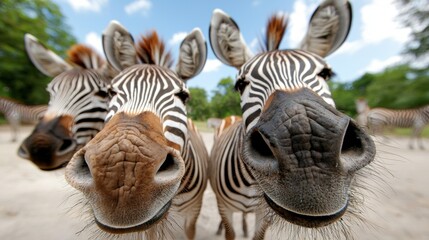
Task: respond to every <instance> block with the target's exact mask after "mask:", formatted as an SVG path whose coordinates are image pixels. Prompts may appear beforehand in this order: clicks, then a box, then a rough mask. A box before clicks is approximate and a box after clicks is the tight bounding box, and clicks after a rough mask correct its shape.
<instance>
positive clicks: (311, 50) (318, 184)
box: [209, 0, 375, 239]
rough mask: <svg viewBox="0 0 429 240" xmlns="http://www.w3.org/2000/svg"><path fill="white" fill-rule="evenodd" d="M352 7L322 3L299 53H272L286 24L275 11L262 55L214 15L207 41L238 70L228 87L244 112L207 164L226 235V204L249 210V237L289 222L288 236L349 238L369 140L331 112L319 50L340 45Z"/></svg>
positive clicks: (227, 20)
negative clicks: (253, 215) (253, 216)
mask: <svg viewBox="0 0 429 240" xmlns="http://www.w3.org/2000/svg"><path fill="white" fill-rule="evenodd" d="M351 13H352V11H351V5H350V3H349V2H347V1H344V0H327V1H324V2H322V3H321V4H320V5H319V7H318V8H317V9H316V11H315V12H314V13H313V15H312V17H311V20H310V26H309V30H308V32H307V35H306V36H305V38H304V40H303V42H302V44H301V46H300V48H301V50H278V47H279V44H280V40H281V37H282V36H283V30H282V29H284V27H283V26H285V25H286V24H285V22H284V21H285V20H284V19H283V18H280V20H279V21H274V22H276V23H278V24H273V26H269V27H267V31H268V35H267V37H266V40H265V44H264V47H265V52H262V53H260V54H258V55H253V54H252V53H251V51H250V50H249V49H248V47H247V46H246V44H245V42H244V40H243V37H242V35H241V33H240V30H239V28H238V26H237V24H236V22H235V21H234V20H233V19H232V18H231V17H230V16H228V15H227V14H225V13H224V12H222V11H221V10H215V11H214V12H213V16H212V19H211V24H210V32H209V36H210V44H211V47H212V49H213V51H214V53H215V55H216V56H217V58H218V59H219V60H221V61H222V62H223V63H225V64H227V65H230V66H233V67H235V68H237V69H239V71H238V74H237V78H236V83H235V88H236V90H237V91H238V92H239V93H240V95H241V108H242V112H243V116H242V117H243V120H242V121H241V122H236V123H235V124H234V125H232V126H230V127H229V128H228V129H226V131H224V133H223V134H222V135H221V136H220V137H219V139H218V141H216V142H215V143H214V145H213V151H212V155H211V157H210V162H209V173H210V176H209V179H210V184H211V186H212V188H213V190H214V191H215V193H216V197H217V202H218V208H219V212H220V214H221V219H222V222H223V223H224V224H225V229H226V233H225V236H226V239H233V238H234V237H235V233H234V231H233V225H232V212H234V211H244V212H246V211H255V212H256V221H255V222H256V225H257V226H256V227H255V236H254V239H262V238H263V237H264V234H265V230H266V229H267V227H268V226H270V225H271V224H272V223H276V226H279V230H281V228H282V227H285V228H286V227H291V231H289V232H290V233H291V234H293V233H296V236H292V238H306V237H305V236H304V237H303V236H302V235H301V234H304V233H307V232H308V233H309V234H312V235H311V236H309V237H308V238H316V237H317V235H319V234H320V235H321V236H320V237H324V238H326V239H331V238H332V239H333V238H341V237H342V236H341V235H345V237H348V236H350V235H349V234H350V229H348V228H347V226H349V225H348V224H349V223H348V222H347V221H349V220H353V219H355V218H354V217H356V215H358V213H359V206H354V205H353V204H356V203H359V201H358V200H356V199H354V197H355V196H356V195H355V194H351V193H352V192H353V191H357V190H359V189H356V187H359V186H360V185H359V183H360V182H359V178H358V177H359V176H360V175H361V171H362V168H363V167H365V166H367V165H368V164H370V163H371V162H372V161H373V159H374V157H375V145H374V142H373V141H372V139H371V138H370V136H369V135H367V134H366V133H365V132H364V130H363V129H361V128H360V127H359V126H358V125H357V124H356V123H355V122H354V121H353V120H352V119H351V118H350V117H348V116H346V115H344V114H342V113H341V112H339V111H338V110H336V109H335V103H334V101H333V99H332V97H331V93H330V91H329V88H328V85H327V83H326V81H327V80H329V78H330V77H331V75H332V70H331V68H330V67H329V65H328V64H327V63H326V62H325V60H324V59H323V58H321V57H320V56H322V57H326V56H328V55H330V54H332V53H333V52H335V50H336V49H338V48H339V47H340V46H341V45H342V44H343V42H344V41H345V39H346V37H347V35H348V32H349V29H350V26H351V17H352V16H351ZM316 54H317V55H316ZM355 189H356V190H355ZM356 207H357V208H356ZM344 221H345V223H344ZM290 223H292V224H293V225H292V224H290ZM325 226H326V227H325ZM306 229H308V231H306ZM311 229H313V230H311ZM294 230H297V231H294ZM329 234H331V235H332V236H329Z"/></svg>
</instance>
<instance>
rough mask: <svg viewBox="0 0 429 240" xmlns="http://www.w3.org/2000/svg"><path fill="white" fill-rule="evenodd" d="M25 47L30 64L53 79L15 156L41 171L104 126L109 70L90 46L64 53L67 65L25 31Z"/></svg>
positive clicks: (67, 156) (58, 162) (58, 163)
mask: <svg viewBox="0 0 429 240" xmlns="http://www.w3.org/2000/svg"><path fill="white" fill-rule="evenodd" d="M25 47H26V51H27V54H28V55H29V57H30V59H31V61H32V62H33V64H34V65H35V66H36V67H37V68H38V69H39V70H40V71H41V72H42V73H44V74H45V75H47V76H50V77H54V78H53V79H52V80H51V82H50V83H49V84H48V86H47V91H48V92H49V94H50V100H49V104H48V109H47V110H46V112H45V114H44V116H43V118H41V119H40V120H39V122H38V123H37V125H36V126H35V128H34V130H33V132H32V133H31V134H30V135H29V136H28V137H27V138H26V139H25V140H24V141H23V142H22V144H21V146H20V147H19V149H18V155H19V156H20V157H21V158H24V159H28V160H30V161H31V162H33V163H34V164H35V165H36V166H37V167H38V168H39V169H41V170H54V169H58V168H60V167H63V166H64V165H65V164H67V162H68V161H69V160H70V158H71V157H72V156H73V154H74V153H75V152H76V151H77V150H78V149H79V148H81V147H82V146H83V145H84V144H86V143H87V142H88V141H89V140H90V139H91V138H92V137H93V136H94V135H95V134H96V133H97V132H99V131H100V130H101V128H103V126H104V118H105V116H106V114H107V108H108V101H109V96H108V92H107V84H108V83H109V79H106V76H109V74H112V72H113V71H112V70H110V68H111V67H109V66H108V64H107V63H106V62H105V61H104V60H103V59H102V58H101V57H100V56H99V55H98V54H97V53H96V52H95V51H94V50H92V49H91V48H89V47H86V46H84V45H81V44H78V45H74V46H72V47H71V48H70V50H69V51H68V56H69V61H70V63H68V62H66V61H65V60H63V59H62V58H61V57H59V56H58V55H57V54H55V53H54V52H52V51H51V50H49V49H48V48H46V47H45V46H44V45H42V44H41V43H40V42H39V41H38V40H37V38H36V37H34V36H32V35H31V34H26V35H25Z"/></svg>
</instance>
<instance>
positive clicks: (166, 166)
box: [158, 154, 175, 173]
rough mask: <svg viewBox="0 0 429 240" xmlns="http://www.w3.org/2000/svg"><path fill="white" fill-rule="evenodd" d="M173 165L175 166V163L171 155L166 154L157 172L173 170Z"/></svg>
mask: <svg viewBox="0 0 429 240" xmlns="http://www.w3.org/2000/svg"><path fill="white" fill-rule="evenodd" d="M174 166H175V164H174V158H173V156H172V155H171V154H167V157H166V158H165V161H164V162H163V163H162V165H161V167H159V169H158V173H159V172H164V171H170V170H173V168H174Z"/></svg>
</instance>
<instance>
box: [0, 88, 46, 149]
mask: <svg viewBox="0 0 429 240" xmlns="http://www.w3.org/2000/svg"><path fill="white" fill-rule="evenodd" d="M47 108H48V106H47V105H25V104H21V103H18V102H17V101H15V100H12V99H9V98H5V97H0V113H2V114H3V115H4V116H5V118H6V120H7V121H8V123H9V125H10V127H11V128H12V139H11V141H12V142H16V140H17V139H18V129H19V126H20V124H21V123H32V124H34V123H36V122H37V121H38V120H39V119H40V118H41V117H42V116H43V114H44V113H45V111H46V109H47Z"/></svg>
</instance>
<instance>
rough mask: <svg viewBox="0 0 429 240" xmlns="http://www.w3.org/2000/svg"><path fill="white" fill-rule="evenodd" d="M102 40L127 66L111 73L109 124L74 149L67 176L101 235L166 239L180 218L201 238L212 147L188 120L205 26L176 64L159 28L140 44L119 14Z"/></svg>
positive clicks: (185, 44)
mask: <svg viewBox="0 0 429 240" xmlns="http://www.w3.org/2000/svg"><path fill="white" fill-rule="evenodd" d="M102 39H103V48H104V52H105V54H106V57H107V59H108V61H109V62H110V63H111V64H112V65H113V66H114V67H115V68H116V69H117V70H121V73H120V74H119V75H118V76H116V77H115V78H114V79H113V80H112V84H111V89H110V92H111V94H112V99H111V101H110V103H109V112H108V115H107V116H106V125H105V127H104V128H103V130H102V131H100V132H99V133H98V134H97V135H96V136H95V137H94V138H93V139H92V140H91V141H90V142H89V143H88V144H87V145H85V146H84V147H83V148H82V149H81V150H79V151H78V152H77V153H76V154H75V155H74V156H73V158H72V159H71V161H70V163H69V164H68V165H67V167H66V172H65V175H66V180H67V181H68V183H69V184H70V185H71V186H72V187H74V188H75V189H77V190H79V191H81V192H82V193H83V195H84V197H85V198H86V200H87V201H88V202H89V204H88V206H90V207H91V212H92V216H93V218H94V222H95V223H96V225H97V226H98V229H101V230H102V234H106V233H111V234H130V235H135V237H140V236H142V235H146V236H147V237H148V238H149V239H159V238H163V237H168V236H169V235H171V237H173V236H172V234H173V233H172V232H173V230H174V231H175V230H177V229H174V225H178V226H180V227H181V228H182V229H183V230H184V231H185V234H186V236H187V238H188V239H194V237H195V230H196V220H197V217H198V215H199V212H200V209H201V204H202V197H203V193H204V190H205V188H206V184H207V164H208V163H207V161H208V152H207V150H206V148H205V145H204V142H203V141H202V138H201V136H200V134H199V133H198V132H197V130H196V128H195V126H194V125H193V123H192V122H191V121H190V120H189V119H187V114H186V107H185V104H186V102H187V100H188V98H189V90H188V89H187V87H186V85H185V82H186V81H187V80H188V79H190V78H192V77H194V76H195V75H197V74H198V73H199V72H200V71H201V70H202V68H203V66H204V64H205V61H206V58H207V45H206V42H205V40H204V37H203V35H202V32H201V30H199V29H194V30H193V31H192V32H191V33H189V34H188V35H187V36H186V37H185V39H184V40H183V41H182V43H181V45H180V53H179V59H178V63H177V64H176V68H175V71H173V70H171V69H170V67H171V66H172V62H173V61H172V57H171V53H170V52H168V51H166V50H165V46H164V43H163V42H162V41H161V40H160V38H159V37H158V34H157V33H156V32H155V31H153V32H150V33H149V34H148V35H145V36H143V37H142V39H141V40H140V41H139V42H138V43H137V44H134V40H133V38H132V36H131V34H130V33H129V32H128V31H127V30H126V29H125V27H123V26H122V25H121V24H120V23H119V22H117V21H112V22H111V23H110V24H109V25H108V27H107V28H106V30H105V31H104V33H103V38H102ZM172 228H173V230H172ZM103 236H104V235H103ZM122 236H126V237H130V236H127V235H122ZM131 237H132V236H131Z"/></svg>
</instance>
